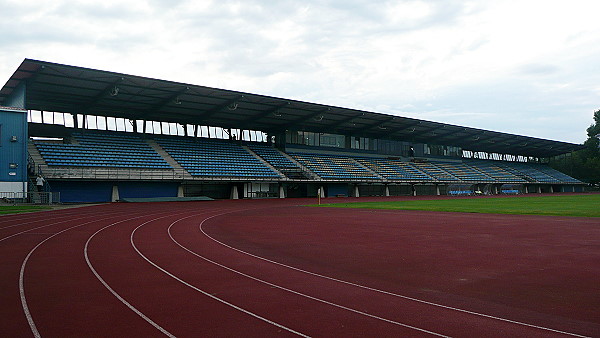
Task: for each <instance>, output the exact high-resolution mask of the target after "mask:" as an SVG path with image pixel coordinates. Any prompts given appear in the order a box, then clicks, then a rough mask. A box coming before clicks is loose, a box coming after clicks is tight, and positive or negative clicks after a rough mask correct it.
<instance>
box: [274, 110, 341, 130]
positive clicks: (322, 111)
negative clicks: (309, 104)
mask: <svg viewBox="0 0 600 338" xmlns="http://www.w3.org/2000/svg"><path fill="white" fill-rule="evenodd" d="M328 111H331V107H327V108H325V109H321V110H319V111H317V112H314V113H312V114H308V115H306V116H302V117H301V118H299V119H295V120H294V121H291V122H290V123H286V124H285V125H283V127H284V128H285V129H288V128H289V127H291V126H293V125H295V124H301V123H303V122H306V121H308V120H310V119H312V118H315V117H317V116H319V115H323V113H325V112H328Z"/></svg>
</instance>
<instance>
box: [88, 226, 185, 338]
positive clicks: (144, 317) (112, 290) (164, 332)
mask: <svg viewBox="0 0 600 338" xmlns="http://www.w3.org/2000/svg"><path fill="white" fill-rule="evenodd" d="M145 216H148V215H143V216H138V217H133V218H129V219H126V220H122V221H119V222H115V223H112V224H109V225H107V226H105V227H104V228H102V229H100V230H98V231H96V232H95V233H94V234H93V235H91V236H90V237H89V238H88V240H87V241H86V242H85V247H84V249H83V254H84V256H85V261H86V262H87V265H88V267H89V268H90V270H91V271H92V273H93V274H94V276H96V278H97V279H98V280H99V281H100V283H102V285H104V287H105V288H106V289H107V290H108V291H110V293H112V294H113V296H115V297H116V298H117V299H118V300H119V301H121V303H123V304H124V305H125V306H127V307H128V308H129V309H130V310H131V311H133V312H135V313H136V314H137V315H138V316H140V317H141V318H142V319H143V320H145V321H146V322H148V323H149V324H150V325H152V326H154V327H155V328H156V329H157V330H159V331H160V332H162V333H163V334H164V335H166V336H167V337H171V338H174V337H175V335H173V334H172V333H171V332H169V331H167V330H166V329H164V328H163V327H162V326H160V325H158V324H157V323H156V322H154V321H153V320H152V319H150V318H148V317H147V316H146V315H145V314H143V313H142V312H141V311H140V310H138V309H137V308H136V307H135V306H133V305H131V303H129V302H128V301H126V300H125V298H123V297H121V295H119V294H118V293H117V292H116V291H115V290H114V289H113V288H111V287H110V285H108V283H107V282H106V281H105V280H104V279H103V278H102V277H101V276H100V274H99V273H98V271H96V269H94V266H93V265H92V262H91V261H90V258H89V255H88V247H89V244H90V242H91V240H92V239H93V238H94V237H95V236H96V235H97V234H99V233H100V232H102V231H104V230H105V229H108V228H110V227H112V226H113V225H115V224H119V223H123V222H125V221H130V220H133V219H136V218H141V217H145ZM169 216H172V215H166V216H162V217H158V218H154V219H153V220H157V219H161V218H166V217H169ZM153 220H150V221H147V222H145V223H142V224H146V223H148V222H151V221H153Z"/></svg>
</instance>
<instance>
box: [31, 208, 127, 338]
mask: <svg viewBox="0 0 600 338" xmlns="http://www.w3.org/2000/svg"><path fill="white" fill-rule="evenodd" d="M112 217H116V216H112ZM109 218H110V217H109ZM99 221H101V220H98V219H96V220H93V221H89V222H85V223H81V224H79V225H75V226H72V227H70V228H67V229H64V230H62V231H60V232H57V233H55V234H54V235H52V236H49V237H48V238H46V239H44V240H43V241H41V242H39V243H38V245H36V246H35V247H34V248H33V249H31V251H29V253H28V254H27V256H26V257H25V259H24V260H23V263H22V264H21V271H20V272H19V295H20V297H21V305H22V307H23V312H25V317H26V318H27V323H29V328H30V329H31V333H33V335H34V336H35V337H36V338H37V337H41V335H40V332H39V331H38V329H37V327H36V325H35V322H34V320H33V316H32V315H31V312H30V311H29V306H28V305H27V297H26V296H25V267H26V266H27V262H28V261H29V258H30V257H31V255H32V254H33V253H34V252H35V250H36V249H37V248H38V247H40V246H41V245H42V244H44V243H45V242H46V241H48V240H49V239H51V238H53V237H55V236H58V235H60V234H61V233H63V232H66V231H69V230H72V229H75V228H79V227H81V226H84V225H86V224H90V223H94V222H99Z"/></svg>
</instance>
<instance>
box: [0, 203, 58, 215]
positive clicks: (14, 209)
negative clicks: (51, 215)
mask: <svg viewBox="0 0 600 338" xmlns="http://www.w3.org/2000/svg"><path fill="white" fill-rule="evenodd" d="M48 209H51V208H50V207H45V206H34V205H15V206H13V205H7V206H4V205H3V206H0V215H2V214H16V213H20V212H32V211H40V210H48Z"/></svg>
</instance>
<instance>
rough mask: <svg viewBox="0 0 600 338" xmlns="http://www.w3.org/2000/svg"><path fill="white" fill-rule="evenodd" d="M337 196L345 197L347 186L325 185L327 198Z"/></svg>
mask: <svg viewBox="0 0 600 338" xmlns="http://www.w3.org/2000/svg"><path fill="white" fill-rule="evenodd" d="M337 195H346V196H349V194H348V184H346V183H344V184H328V185H327V197H335V196H337Z"/></svg>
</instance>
